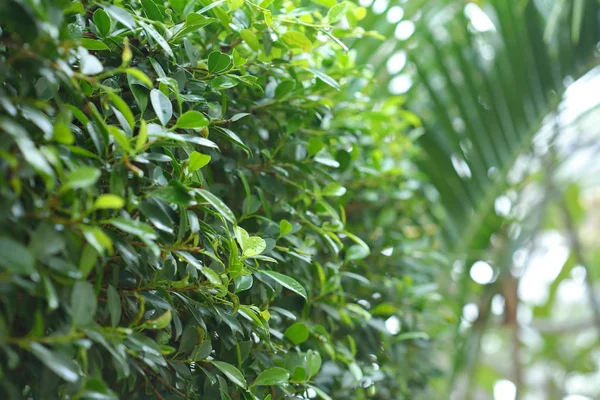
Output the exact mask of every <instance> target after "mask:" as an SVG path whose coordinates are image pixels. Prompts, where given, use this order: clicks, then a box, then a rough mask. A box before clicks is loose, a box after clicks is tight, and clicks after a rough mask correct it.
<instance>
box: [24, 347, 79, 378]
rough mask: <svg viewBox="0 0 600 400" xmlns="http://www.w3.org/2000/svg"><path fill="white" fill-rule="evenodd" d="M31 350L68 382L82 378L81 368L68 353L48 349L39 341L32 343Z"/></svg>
mask: <svg viewBox="0 0 600 400" xmlns="http://www.w3.org/2000/svg"><path fill="white" fill-rule="evenodd" d="M29 351H30V352H31V353H32V354H33V355H34V356H35V357H36V358H37V359H38V360H40V361H41V362H42V363H43V364H44V365H45V366H46V367H47V368H48V369H49V370H50V371H52V372H54V373H55V374H56V375H58V376H59V377H60V378H61V379H64V380H65V381H68V382H77V381H78V380H79V379H80V375H79V368H78V367H77V366H76V365H75V363H74V362H73V360H72V358H71V357H69V356H68V355H67V354H65V353H61V352H58V351H51V350H48V348H47V347H46V346H44V345H41V344H39V343H31V344H30V345H29Z"/></svg>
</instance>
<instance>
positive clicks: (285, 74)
mask: <svg viewBox="0 0 600 400" xmlns="http://www.w3.org/2000/svg"><path fill="white" fill-rule="evenodd" d="M0 9H1V10H2V11H1V13H0V14H1V15H0V26H1V30H2V32H1V41H0V81H1V82H2V84H1V85H0V160H1V161H0V168H1V172H2V173H1V176H0V179H1V186H0V190H1V200H0V201H1V204H0V227H1V232H2V236H1V237H0V312H1V314H0V376H1V385H0V391H4V392H6V394H7V396H8V397H9V398H31V399H53V398H71V399H79V398H81V399H84V398H85V399H111V398H121V399H125V398H127V399H141V398H158V399H161V398H162V399H171V398H191V399H196V398H197V399H200V398H202V399H217V398H221V399H242V398H244V399H256V398H258V399H269V398H270V399H282V398H290V397H293V396H296V398H307V397H311V398H312V397H315V396H318V397H320V398H323V399H329V398H336V399H341V398H344V399H362V398H367V397H374V398H380V399H398V398H414V395H415V394H416V393H418V392H419V390H420V389H421V388H423V387H425V386H426V384H427V379H428V377H430V376H431V375H432V374H433V373H434V372H435V368H434V366H433V365H434V363H433V361H432V358H433V356H432V353H431V345H430V340H429V338H428V335H427V333H428V330H431V329H434V327H435V326H436V325H437V324H438V320H439V318H438V315H437V314H436V313H433V312H432V311H431V310H430V308H428V306H429V305H430V304H431V302H432V300H433V301H435V300H436V297H435V288H434V287H433V286H432V285H431V282H432V275H433V272H434V270H433V269H432V268H431V265H433V262H432V261H431V259H430V258H431V257H430V256H431V254H434V253H432V252H431V251H430V249H432V247H433V246H434V243H433V242H432V239H431V233H433V230H434V229H435V228H432V226H431V224H430V223H429V220H428V218H427V214H426V213H425V212H424V207H425V206H426V202H425V200H424V189H423V185H422V183H421V182H420V181H419V180H418V175H416V173H415V172H414V171H413V168H412V164H411V162H410V160H411V159H412V157H413V155H414V153H415V148H414V147H413V145H412V142H411V140H410V138H409V137H408V136H406V135H405V134H404V132H405V131H408V130H409V128H410V127H413V126H418V124H419V121H418V119H417V118H416V117H415V116H414V115H412V114H410V113H408V112H407V111H405V110H403V109H402V99H400V98H391V99H388V100H386V101H383V102H375V101H374V100H373V99H372V98H371V97H372V96H375V97H376V96H377V87H376V86H374V85H373V82H372V79H371V76H370V72H369V70H368V68H358V67H357V66H355V65H354V63H353V53H352V52H348V51H347V49H346V48H345V45H344V44H343V43H342V41H344V42H347V43H350V42H351V41H352V40H360V37H362V36H364V35H372V36H373V35H375V34H373V33H369V32H363V31H362V30H361V29H360V28H358V27H357V24H358V22H359V20H360V19H361V18H362V17H363V16H364V14H365V12H366V10H365V9H363V8H360V7H357V6H356V5H354V4H353V3H349V2H342V3H339V4H335V1H334V0H318V1H317V0H315V1H314V3H305V2H302V3H301V2H300V1H287V0H285V1H281V0H275V1H273V0H264V1H262V2H261V3H260V4H258V3H255V2H253V1H252V0H227V1H224V0H219V1H216V2H214V3H210V2H209V1H208V0H199V1H183V0H170V1H169V2H168V3H166V2H162V1H155V0H141V1H122V2H115V3H114V4H111V3H99V2H87V1H83V2H80V1H73V2H68V1H52V0H41V1H35V2H34V1H33V0H31V1H26V0H0ZM339 21H341V22H339ZM331 25H336V28H334V29H332V28H331ZM361 238H362V239H361ZM392 316H395V318H397V319H396V320H395V321H397V322H398V324H396V325H397V327H398V329H395V328H394V327H392V332H391V333H390V331H389V329H386V326H385V323H384V321H385V320H386V319H388V318H389V317H392ZM388 328H390V327H389V326H388ZM429 333H431V332H429ZM2 398H7V397H6V396H3V397H2Z"/></svg>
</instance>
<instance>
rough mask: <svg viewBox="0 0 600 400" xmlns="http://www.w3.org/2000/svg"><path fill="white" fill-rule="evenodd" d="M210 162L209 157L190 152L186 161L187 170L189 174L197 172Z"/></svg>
mask: <svg viewBox="0 0 600 400" xmlns="http://www.w3.org/2000/svg"><path fill="white" fill-rule="evenodd" d="M209 162H210V156H209V155H206V154H202V153H198V152H197V151H194V152H192V154H190V158H189V159H188V170H189V171H190V172H194V171H197V170H199V169H200V168H202V167H204V166H206V165H208V163H209Z"/></svg>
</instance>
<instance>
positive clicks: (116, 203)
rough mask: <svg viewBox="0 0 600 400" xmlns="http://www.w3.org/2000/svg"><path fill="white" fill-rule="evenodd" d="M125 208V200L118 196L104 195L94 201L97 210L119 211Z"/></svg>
mask: <svg viewBox="0 0 600 400" xmlns="http://www.w3.org/2000/svg"><path fill="white" fill-rule="evenodd" d="M124 206H125V200H123V199H122V198H121V197H120V196H117V195H116V194H103V195H101V196H100V197H98V198H97V199H96V201H94V208H96V209H114V210H118V209H121V208H123V207H124Z"/></svg>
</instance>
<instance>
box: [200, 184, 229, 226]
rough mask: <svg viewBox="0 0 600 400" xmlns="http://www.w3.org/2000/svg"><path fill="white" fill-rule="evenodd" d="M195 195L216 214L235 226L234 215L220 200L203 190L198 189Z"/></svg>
mask: <svg viewBox="0 0 600 400" xmlns="http://www.w3.org/2000/svg"><path fill="white" fill-rule="evenodd" d="M196 193H198V194H199V195H200V196H201V197H202V198H203V199H204V200H206V201H207V202H208V203H209V204H210V205H211V206H213V207H214V209H215V210H217V212H219V214H221V215H222V216H223V217H224V218H225V219H226V220H227V221H229V222H231V223H232V224H235V221H236V219H235V215H234V214H233V212H232V211H231V209H229V207H227V205H226V204H225V203H223V201H222V200H221V199H219V198H218V197H217V196H215V195H214V194H212V193H211V192H209V191H208V190H205V189H198V190H197V191H196Z"/></svg>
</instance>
